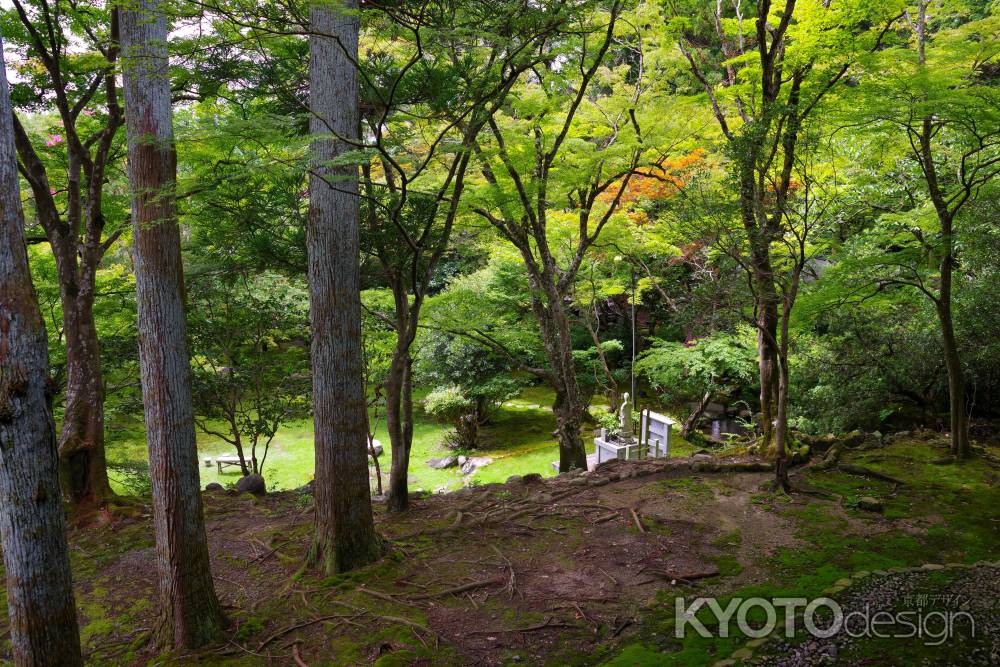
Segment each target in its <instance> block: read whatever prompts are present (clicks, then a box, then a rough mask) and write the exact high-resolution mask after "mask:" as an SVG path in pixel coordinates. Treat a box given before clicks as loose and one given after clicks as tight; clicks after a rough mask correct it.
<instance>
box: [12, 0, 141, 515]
mask: <svg viewBox="0 0 1000 667" xmlns="http://www.w3.org/2000/svg"><path fill="white" fill-rule="evenodd" d="M15 11H16V14H17V16H18V17H19V19H20V21H21V23H22V25H23V26H24V27H25V30H26V34H27V36H28V38H29V40H30V43H31V46H32V49H33V50H34V52H35V53H36V54H38V57H39V61H40V64H41V66H42V67H44V68H45V70H46V71H47V73H48V74H49V81H50V84H49V85H50V90H47V91H45V92H46V93H47V94H49V95H51V98H52V102H53V105H54V106H55V110H56V112H57V113H58V115H59V118H60V120H61V121H62V125H63V129H64V133H65V146H66V175H65V177H66V198H67V202H68V203H67V205H65V206H63V205H61V204H60V205H57V203H56V199H55V198H56V191H55V190H53V189H52V188H50V186H49V180H48V171H47V168H46V166H45V164H44V163H43V161H42V160H41V158H40V157H39V155H38V153H37V152H36V151H35V148H34V146H33V145H32V143H31V140H30V139H29V137H28V134H27V132H25V130H24V128H23V127H22V126H21V124H20V122H19V121H18V120H17V118H16V117H15V118H14V119H13V122H14V136H15V142H16V147H17V150H18V154H19V155H20V158H21V164H22V167H23V175H24V177H25V180H26V181H27V182H28V184H29V186H30V187H31V191H32V195H33V196H34V199H35V209H36V212H37V216H38V222H39V224H40V225H41V227H42V228H43V229H44V231H45V236H46V238H47V240H48V242H49V245H50V246H51V248H52V256H53V259H54V260H55V264H56V271H57V275H58V279H59V298H60V303H61V306H62V311H63V330H64V332H65V336H66V338H65V342H66V391H65V409H64V411H63V421H62V431H61V434H60V437H59V459H60V477H61V481H62V488H63V494H64V496H65V498H66V499H67V500H68V501H69V502H70V503H71V504H72V505H73V506H74V507H76V508H93V507H98V506H102V505H104V504H105V503H106V502H107V501H108V500H110V499H112V498H113V497H114V493H113V491H112V490H111V485H110V484H109V483H108V473H107V463H106V460H105V453H104V379H103V376H102V372H101V353H100V345H99V341H98V336H97V327H96V325H95V321H94V299H95V296H96V279H97V270H98V268H99V267H100V264H101V260H102V258H103V257H104V255H105V253H106V252H107V251H108V249H109V248H110V247H111V245H112V244H113V243H114V242H115V240H117V238H118V237H119V235H120V233H121V231H122V230H121V229H117V230H115V231H113V232H111V233H110V234H105V218H104V214H103V209H102V206H103V199H104V185H105V180H106V172H107V167H108V164H109V163H110V162H111V160H112V159H113V150H112V147H113V145H114V140H115V137H116V135H117V134H118V129H119V128H120V127H121V125H122V123H123V118H122V111H121V108H120V106H119V104H118V86H117V83H116V80H115V64H116V62H117V60H118V44H117V42H118V12H117V11H112V12H111V26H110V33H109V35H110V36H109V38H108V39H107V40H106V42H103V43H102V42H94V43H92V44H88V46H90V47H92V48H93V49H94V51H99V52H100V53H101V54H102V56H103V57H104V58H105V59H106V60H107V68H106V70H105V71H103V72H98V73H96V74H94V78H93V80H92V81H91V82H89V83H88V85H87V86H86V88H85V89H84V91H81V90H79V89H77V87H76V84H75V83H74V81H73V77H72V76H71V75H69V74H68V73H67V72H66V67H67V60H66V58H65V57H64V54H65V52H66V49H67V47H68V45H67V43H66V37H65V31H64V26H62V25H60V22H61V21H62V19H61V17H60V14H59V12H58V11H55V12H41V13H40V14H38V15H35V16H31V15H29V14H28V13H27V12H26V10H25V9H24V7H22V5H21V3H20V2H16V1H15ZM91 38H93V36H91ZM93 39H96V38H93ZM98 89H101V90H102V91H103V94H104V98H105V100H104V105H105V107H106V109H105V110H106V115H105V120H104V127H103V128H102V129H101V130H99V131H98V132H96V133H94V134H92V135H90V136H89V137H87V138H83V137H81V136H80V134H79V133H78V132H77V120H78V119H79V115H80V113H81V112H82V111H83V109H84V106H86V105H87V104H88V103H90V102H91V100H92V99H93V96H94V95H95V94H96V93H97V91H98Z"/></svg>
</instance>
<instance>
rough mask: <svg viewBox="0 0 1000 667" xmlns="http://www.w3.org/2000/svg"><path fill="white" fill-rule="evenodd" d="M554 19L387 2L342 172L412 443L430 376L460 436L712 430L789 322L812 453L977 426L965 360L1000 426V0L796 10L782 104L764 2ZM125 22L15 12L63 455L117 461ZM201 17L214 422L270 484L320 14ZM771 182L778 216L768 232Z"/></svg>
mask: <svg viewBox="0 0 1000 667" xmlns="http://www.w3.org/2000/svg"><path fill="white" fill-rule="evenodd" d="M551 4H552V6H549V5H548V4H545V3H543V4H541V5H539V6H538V7H532V8H531V9H530V11H519V12H513V13H510V12H507V11H499V10H500V9H501V8H500V7H498V6H494V4H491V3H486V4H483V5H481V6H480V5H469V6H464V5H462V4H461V3H414V4H412V5H411V4H409V3H402V4H400V5H399V6H396V5H387V6H385V7H381V6H376V7H372V8H371V9H369V10H366V11H362V12H361V49H360V54H361V55H360V56H359V61H358V63H357V66H358V67H359V68H360V69H359V76H360V80H361V92H360V95H361V99H360V109H361V116H360V123H361V135H360V140H359V141H358V143H357V145H356V146H354V147H353V149H352V150H351V151H349V152H348V153H346V154H345V155H344V156H342V158H340V159H343V160H350V161H354V162H358V163H360V164H361V171H362V199H361V208H362V214H361V221H362V232H361V253H362V265H361V271H362V278H361V280H362V289H363V292H362V298H363V304H364V309H365V326H364V331H365V349H366V362H367V370H366V373H367V379H368V385H369V387H370V389H371V390H372V394H373V396H374V397H375V398H374V399H373V406H372V408H373V409H379V408H381V409H382V410H383V411H387V413H388V414H387V416H388V418H389V428H390V432H393V431H395V432H394V433H393V435H394V441H395V440H397V439H399V440H403V439H405V438H404V435H403V432H402V431H403V430H404V429H402V428H400V427H399V426H398V425H399V424H401V423H403V424H405V423H410V422H409V421H408V418H407V417H406V411H407V410H412V408H411V407H407V406H406V405H403V404H405V403H406V401H405V400H403V401H402V403H401V396H402V395H403V394H406V393H408V392H409V393H411V394H412V391H413V389H411V388H410V385H411V384H412V386H413V387H414V388H415V389H416V390H417V392H418V394H419V395H420V396H424V395H426V399H425V400H426V403H424V399H420V398H419V397H418V400H417V401H416V409H417V410H420V409H422V407H423V405H424V404H426V405H427V406H429V408H430V409H431V410H433V411H434V412H435V413H436V414H439V415H442V416H443V418H444V419H446V420H449V419H453V420H454V422H455V423H456V424H457V425H459V426H460V425H461V423H462V418H463V417H467V416H468V415H470V414H471V415H474V417H472V420H473V421H475V422H482V421H483V420H485V419H487V418H488V413H489V406H490V405H496V404H497V403H499V402H501V401H503V400H505V399H508V398H510V397H511V396H514V395H516V393H517V391H518V388H519V387H523V386H525V385H533V384H542V385H547V386H550V387H551V388H552V390H553V391H555V393H556V394H557V396H559V397H564V396H565V398H559V401H561V402H562V403H563V404H572V405H569V408H568V413H567V414H566V415H565V417H564V418H561V421H560V423H562V422H563V421H566V422H573V421H574V420H578V419H579V418H580V417H579V416H580V414H583V415H586V409H587V408H588V407H589V406H590V404H591V402H592V401H593V399H594V397H604V400H602V401H601V403H602V404H603V403H608V404H610V407H611V408H615V407H617V402H618V400H620V399H619V398H618V397H619V396H620V394H621V392H622V391H625V390H630V389H631V375H632V373H633V371H634V372H635V375H636V377H637V383H638V387H639V393H640V397H641V401H642V402H651V403H653V404H656V403H662V404H665V405H666V406H669V407H670V408H671V410H673V411H674V413H675V414H676V415H677V416H678V417H680V418H682V419H686V418H687V417H688V416H696V415H690V413H691V410H692V408H689V407H688V404H689V403H694V404H699V403H704V404H706V405H707V404H709V403H711V402H721V403H725V404H730V405H732V406H735V409H737V410H738V411H741V412H742V413H743V414H744V416H746V415H747V414H748V413H749V414H750V415H754V414H756V415H759V414H760V411H761V403H760V396H761V391H760V375H759V373H757V372H755V370H754V366H755V365H756V358H757V354H758V346H759V345H758V343H759V344H760V345H765V344H766V342H767V341H758V340H757V339H758V337H759V335H761V334H760V331H759V330H758V325H759V324H760V323H761V322H762V319H761V315H762V313H763V312H764V311H765V310H768V309H773V310H774V311H775V313H774V315H775V317H774V319H773V321H772V322H770V323H769V324H767V325H766V326H767V327H769V331H770V334H768V335H772V336H776V340H775V346H774V347H775V350H776V351H777V350H778V349H779V348H781V347H784V348H785V349H786V350H787V351H786V352H784V353H782V354H781V355H778V356H780V357H781V359H782V363H783V364H785V365H787V376H788V377H787V381H786V383H787V391H788V399H787V419H788V423H789V424H790V425H791V426H792V428H794V429H796V430H799V431H802V432H805V433H822V432H827V431H849V430H852V429H855V428H863V429H868V430H874V429H882V430H886V429H890V430H891V429H910V428H913V427H916V426H927V427H930V428H943V429H948V428H949V427H950V422H949V404H950V403H949V374H948V369H949V367H950V362H949V355H954V356H955V358H957V359H958V360H959V361H958V365H959V369H958V371H960V373H961V375H960V376H959V377H960V378H961V379H960V383H961V385H962V387H963V389H964V393H965V395H964V397H963V399H964V400H963V401H962V403H961V407H960V409H961V410H962V411H963V412H964V413H966V414H968V415H969V416H971V417H972V418H973V419H974V421H973V426H975V419H980V418H982V419H985V418H990V417H995V416H996V414H995V410H996V405H997V400H996V397H997V394H998V391H1000V387H998V383H1000V367H998V363H1000V361H998V360H1000V354H998V353H997V352H998V351H997V349H996V341H995V336H993V335H991V334H992V332H995V331H997V330H998V329H1000V326H998V320H997V317H998V313H997V310H996V308H994V307H993V305H994V304H995V303H996V299H997V285H998V281H997V268H998V258H1000V252H998V243H1000V241H998V230H997V226H996V220H997V206H998V201H1000V199H998V197H997V183H996V178H995V176H996V172H997V168H998V166H1000V164H998V162H997V160H998V153H997V151H998V141H1000V135H998V130H1000V125H998V108H997V89H996V76H997V71H996V70H997V66H996V55H997V54H996V51H997V48H998V47H997V42H996V39H995V38H996V30H997V17H996V14H995V11H994V10H995V7H994V6H993V5H992V4H991V3H989V2H960V3H959V2H955V3H952V2H943V3H929V2H920V3H918V4H917V5H915V6H912V7H908V6H906V3H876V4H875V5H872V4H864V3H860V4H857V6H855V5H853V4H850V3H832V4H831V3H819V4H816V6H813V5H812V4H808V5H804V6H802V7H799V8H797V10H796V20H795V21H794V22H793V23H792V24H791V25H790V26H788V27H787V36H786V37H785V38H784V39H786V40H787V47H785V48H786V51H785V52H784V53H782V54H779V55H780V57H781V58H783V60H784V61H786V62H787V64H786V65H784V67H785V73H784V74H782V73H778V74H777V75H776V77H777V79H776V81H778V80H780V84H781V85H779V84H778V83H776V84H775V85H776V86H778V87H779V88H780V90H778V91H775V92H776V97H775V99H774V100H773V102H768V101H767V100H765V99H764V98H760V95H761V90H760V86H761V83H760V79H759V76H760V67H761V65H760V63H759V62H757V54H756V50H755V47H754V46H753V44H754V41H755V40H754V34H755V33H754V31H755V30H756V29H755V27H754V17H753V16H748V15H745V13H746V12H748V11H751V10H750V9H748V8H745V7H741V6H740V5H739V3H737V4H736V5H731V4H730V3H725V2H723V3H720V4H718V6H716V5H714V4H712V3H688V4H686V5H685V4H684V3H673V2H672V3H660V2H640V3H625V4H622V3H619V4H614V3H612V4H607V3H603V4H602V3H587V2H554V3H551ZM876 5H877V6H876ZM111 11H112V10H111V9H110V8H109V7H107V6H104V5H103V4H101V3H68V4H64V3H57V4H56V5H51V6H50V5H49V4H46V3H41V4H35V3H21V2H15V3H14V7H11V8H8V9H6V10H5V11H4V14H3V27H4V37H5V48H6V49H7V51H8V53H9V56H8V60H9V61H10V62H9V68H10V71H11V74H12V75H13V79H12V81H13V83H12V86H11V95H12V100H13V103H14V106H15V109H16V110H17V112H18V116H19V118H20V123H21V124H22V125H23V135H21V137H20V138H21V139H22V141H21V142H20V143H19V148H20V149H21V155H22V163H23V164H24V165H25V169H24V171H23V174H24V176H25V178H26V183H25V187H24V188H23V190H24V193H25V195H24V196H25V206H26V211H27V217H28V224H29V227H28V229H27V235H28V239H29V243H31V247H30V259H31V267H32V275H33V279H34V282H35V285H36V288H37V290H38V294H39V299H40V305H41V309H42V312H43V313H44V315H45V318H46V324H47V330H48V333H49V340H50V355H51V359H52V375H53V378H54V383H55V386H56V388H57V393H58V395H57V397H56V400H55V406H56V416H57V419H58V420H59V421H60V423H61V424H62V436H61V442H62V445H61V446H62V448H63V453H64V459H65V458H67V457H68V456H69V452H70V450H73V449H74V448H77V449H81V450H83V449H87V448H91V447H92V445H90V444H88V445H87V447H86V448H84V447H82V446H77V445H74V444H73V443H74V442H76V443H80V442H84V443H91V442H99V441H101V440H102V439H103V438H106V439H107V448H108V450H109V451H110V452H111V455H110V456H111V458H112V459H115V460H117V461H121V460H122V459H121V457H116V456H115V455H114V449H115V428H116V427H118V426H121V425H123V424H127V423H128V422H130V421H131V420H133V419H134V418H135V417H136V416H137V415H138V414H139V413H140V412H141V395H140V392H139V386H138V382H137V367H138V361H137V356H136V350H137V343H136V331H137V329H136V321H135V302H134V298H135V296H134V276H133V256H132V251H131V238H130V236H131V232H130V230H129V225H128V218H129V197H128V186H127V182H126V173H125V163H124V158H125V136H124V133H123V132H121V131H119V129H120V127H121V125H122V117H121V109H120V106H119V104H120V102H119V100H118V99H117V98H116V97H114V96H116V95H119V94H120V93H119V91H118V90H117V88H116V87H115V86H114V82H113V81H110V80H106V77H107V73H108V71H109V70H108V68H109V67H113V66H114V65H115V63H116V62H117V58H118V55H117V50H116V49H114V48H113V47H111V46H109V45H111V44H112V42H111V40H112V39H113V34H112V33H113V26H112V13H111ZM171 11H172V12H173V13H174V15H173V16H172V20H173V32H172V33H171V35H172V37H171V41H170V47H169V50H170V55H171V66H170V82H171V91H172V97H173V101H174V105H173V106H174V109H173V112H174V124H175V131H176V137H177V139H176V141H177V155H178V162H177V164H178V176H177V188H178V206H179V213H180V221H181V228H182V238H183V249H184V267H185V288H186V292H187V309H188V319H189V329H190V341H191V353H192V370H193V376H194V385H195V400H196V404H197V412H198V414H199V424H200V425H201V426H202V427H203V428H204V429H205V430H206V431H210V432H216V433H219V434H220V435H221V436H223V437H225V438H226V439H227V440H229V441H232V442H233V443H234V444H237V445H238V446H239V447H240V449H241V451H243V452H244V453H245V455H246V458H247V459H248V461H250V463H249V467H250V468H253V467H254V463H253V461H252V459H253V458H255V456H251V450H253V449H254V446H255V445H259V446H260V447H261V449H262V448H263V444H264V443H266V442H267V441H269V439H270V438H271V437H273V435H274V433H275V431H276V430H277V428H278V427H279V426H280V424H281V423H282V422H283V421H286V420H290V419H295V418H302V417H305V416H307V415H308V414H309V403H310V395H309V375H310V370H309V355H308V345H309V328H308V303H307V302H308V300H307V298H306V295H307V288H306V276H305V273H306V271H305V269H306V222H307V217H308V212H307V208H308V196H307V194H308V184H307V181H308V178H309V171H310V167H309V164H310V163H309V159H308V156H309V151H308V141H309V133H308V122H307V121H308V117H309V112H308V99H307V96H308V85H307V78H308V62H309V57H308V49H307V40H305V39H304V38H303V35H305V34H307V33H308V21H307V17H306V16H305V15H304V14H303V13H302V9H301V8H299V7H298V6H297V5H294V4H285V3H271V4H268V5H264V6H258V5H257V4H256V3H241V2H233V3H222V4H219V3H216V4H212V3H208V4H205V3H196V4H191V5H187V4H184V3H180V4H177V5H176V6H173V7H172V9H171ZM609 19H611V20H612V21H613V22H612V23H610V24H609ZM569 26H575V28H573V29H570V28H569ZM609 26H610V27H609ZM43 27H44V30H43V29H41V28H43ZM605 28H607V30H606V32H605ZM778 67H781V65H780V64H779V65H778ZM53 72H58V73H59V79H58V80H54V79H53ZM789 72H794V74H789ZM789 77H791V78H790V79H789ZM794 86H798V88H796V89H795V90H792V87H794ZM765 92H766V91H765ZM109 95H111V97H109ZM792 95H794V96H796V97H797V98H798V99H797V100H796V99H793V98H791V97H789V96H792ZM765 97H766V96H765ZM758 98H759V99H758ZM768 103H770V104H772V106H771V107H770V108H765V106H766V104H768ZM796 103H797V104H798V105H800V110H799V111H798V112H791V113H790V110H791V109H792V107H791V106H790V105H792V104H796ZM783 123H784V127H783V126H782V124H783ZM793 124H794V125H795V133H796V135H797V136H795V137H794V142H796V144H797V145H795V146H794V149H793V150H792V151H786V147H785V146H784V145H783V143H782V142H783V141H786V140H787V139H789V136H790V135H788V133H787V132H786V131H787V129H788V127H789V126H790V125H793ZM752 126H756V127H757V128H758V130H754V131H756V132H758V134H757V135H754V134H753V132H752V131H751V130H750V129H748V128H750V127H752ZM737 128H739V129H737ZM748 142H749V143H748ZM761 151H763V152H761ZM757 153H760V154H759V155H758V154H757ZM748 160H757V161H758V163H755V164H749V165H748V164H746V162H747V161H748ZM782 160H785V164H781V161H782ZM744 167H746V169H744ZM95 168H96V169H99V170H100V174H93V173H91V172H90V171H89V170H90V169H95ZM746 170H750V171H752V172H753V173H755V174H756V180H757V183H756V185H755V186H754V187H755V188H756V192H751V193H750V194H749V195H747V196H749V197H750V199H751V201H750V202H749V206H750V207H751V209H753V207H754V206H757V207H758V209H759V210H760V215H761V216H762V219H763V218H767V217H768V216H770V217H771V218H772V219H771V220H767V219H764V220H763V224H762V226H760V228H759V229H757V230H756V231H754V228H751V227H747V226H746V221H745V220H743V219H742V218H741V215H743V212H745V209H746V207H747V201H745V199H746V197H745V196H744V195H745V193H742V192H741V187H742V186H743V184H742V182H741V180H740V179H741V178H742V175H743V173H744V171H746ZM40 175H43V176H44V179H45V182H44V183H42V182H41V176H40ZM81 175H82V176H83V178H82V179H81ZM774 198H780V199H781V202H779V203H780V206H778V207H775V206H773V204H774V203H775V202H772V201H771V199H774ZM765 209H767V210H765ZM50 218H51V219H50ZM741 220H743V221H741ZM748 230H749V231H748ZM748 234H749V236H748ZM755 234H757V235H758V236H760V235H765V236H766V237H767V244H768V245H769V246H770V247H769V249H768V252H769V255H770V257H769V264H770V270H771V271H772V273H773V281H770V283H771V284H770V287H763V286H762V285H763V283H761V281H760V280H758V278H759V271H760V269H761V267H760V265H759V261H758V260H759V257H758V256H757V255H758V254H759V253H755V251H754V248H753V247H752V246H753V245H754V244H753V243H752V241H754V239H755V236H754V235H755ZM56 237H59V238H63V240H62V241H58V242H55V241H54V240H53V239H54V238H56ZM944 265H947V271H948V273H949V274H950V275H953V277H951V278H949V286H948V287H947V288H945V287H944V285H943V284H942V266H944ZM755 272H756V273H755ZM755 275H756V276H757V277H756V278H755ZM945 289H947V290H948V293H947V294H946V293H945V291H944V290H945ZM556 303H558V306H559V307H558V308H554V307H553V304H556ZM943 303H945V304H946V305H947V306H948V307H949V308H950V310H951V312H950V314H949V315H948V319H949V320H950V324H949V325H948V327H950V329H951V331H950V332H948V333H947V336H946V334H945V333H943V329H942V326H943V325H942V314H941V306H942V304H943ZM539 306H541V308H540V309H539ZM633 308H634V312H633ZM633 316H634V320H635V327H634V334H633V328H632V319H633ZM550 320H551V321H550ZM563 320H565V321H563ZM778 322H780V325H778V326H776V323H778ZM539 326H541V327H542V328H541V329H539ZM563 326H565V327H566V330H567V334H568V339H567V340H565V341H563V340H561V339H560V340H558V341H557V340H556V339H559V338H560V334H559V331H560V327H563ZM779 338H780V340H777V339H779ZM946 338H948V339H950V341H951V342H950V343H948V346H947V348H948V349H945V350H944V351H943V349H942V345H943V344H944V342H945V340H946ZM552 342H558V347H560V348H567V349H565V350H562V351H561V352H560V354H563V352H568V353H569V356H565V355H563V356H564V357H565V358H564V359H563V361H562V362H557V363H555V364H554V363H553V361H552V359H554V358H555V359H559V357H558V356H556V357H553V356H551V350H549V351H547V350H546V346H550V343H552ZM633 360H634V365H633ZM564 363H565V364H566V365H569V366H571V368H563V367H562V365H563V364H564ZM779 365H780V364H779ZM773 375H775V377H776V376H777V375H778V373H777V371H775V372H774V373H773ZM404 376H405V382H404V380H403V377H404ZM569 376H573V377H572V378H571V377H569ZM571 384H575V385H576V386H575V387H571V388H568V387H569V385H571ZM404 385H405V387H404ZM765 393H766V392H765ZM775 394H776V392H775ZM387 398H388V406H386V405H385V403H386V399H387ZM375 403H377V404H378V405H376V404H375ZM99 404H103V415H102V414H101V407H100V405H99ZM558 408H559V406H558V405H557V412H558ZM596 412H599V411H595V413H596ZM410 421H412V419H410ZM467 421H468V420H467ZM751 421H752V418H751ZM758 421H759V420H758ZM757 428H758V430H759V428H760V426H759V424H758V426H757ZM466 430H468V429H466ZM689 430H691V429H689V428H686V429H685V432H687V431H689ZM411 437H412V436H411ZM467 437H472V438H473V442H472V444H474V437H475V436H474V434H473V435H471V436H468V435H467ZM467 444H468V443H467ZM256 456H260V457H261V458H262V457H263V454H262V453H258V454H257V455H256ZM92 468H93V467H91V469H92ZM93 485H94V487H95V488H96V489H97V491H96V492H97V493H102V491H100V487H101V486H103V484H102V483H101V482H100V481H96V482H94V483H93ZM85 486H86V485H85Z"/></svg>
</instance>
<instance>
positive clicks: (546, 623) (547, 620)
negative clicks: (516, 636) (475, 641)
mask: <svg viewBox="0 0 1000 667" xmlns="http://www.w3.org/2000/svg"><path fill="white" fill-rule="evenodd" d="M576 627H579V626H576V625H572V624H569V623H553V622H552V617H551V616H548V617H546V618H545V620H544V621H542V622H541V623H538V624H537V625H529V626H528V627H526V628H511V629H510V630H505V629H491V630H472V631H471V632H469V634H470V635H498V634H502V633H510V632H534V631H535V630H544V629H546V628H576Z"/></svg>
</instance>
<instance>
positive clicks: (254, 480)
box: [236, 475, 267, 496]
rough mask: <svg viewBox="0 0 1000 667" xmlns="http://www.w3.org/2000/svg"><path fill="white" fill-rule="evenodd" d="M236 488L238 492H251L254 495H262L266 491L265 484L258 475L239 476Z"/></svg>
mask: <svg viewBox="0 0 1000 667" xmlns="http://www.w3.org/2000/svg"><path fill="white" fill-rule="evenodd" d="M236 490H237V491H238V492H240V493H252V494H253V495H255V496H262V495H264V494H265V493H267V485H266V484H264V478H263V477H261V476H260V475H247V476H246V477H240V479H239V481H237V482H236Z"/></svg>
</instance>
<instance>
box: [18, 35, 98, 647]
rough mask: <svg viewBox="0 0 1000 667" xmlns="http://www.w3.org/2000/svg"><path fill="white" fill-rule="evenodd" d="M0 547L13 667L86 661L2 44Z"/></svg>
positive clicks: (41, 323) (47, 367)
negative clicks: (61, 491) (80, 633)
mask: <svg viewBox="0 0 1000 667" xmlns="http://www.w3.org/2000/svg"><path fill="white" fill-rule="evenodd" d="M0 73H2V74H3V76H2V77H0V544H2V547H3V560H4V570H5V573H6V578H7V611H8V613H9V615H10V639H11V646H12V649H13V658H14V664H15V665H82V664H83V659H82V657H81V655H80V636H79V631H78V629H77V624H76V605H75V604H74V603H73V582H72V578H71V575H70V568H69V552H68V549H67V545H66V532H65V531H66V526H65V518H64V516H63V508H62V501H61V499H60V494H59V477H58V463H57V455H56V441H55V430H54V428H53V423H52V407H51V405H50V396H48V395H47V383H48V381H49V375H48V374H49V352H48V340H47V338H46V336H45V324H44V321H43V320H42V314H41V312H40V311H39V309H38V298H37V296H36V294H35V289H34V286H33V285H32V283H31V275H30V273H29V269H28V252H27V248H26V247H25V240H24V212H23V211H22V210H21V193H20V185H19V183H18V175H17V157H16V153H15V151H14V131H13V127H12V122H13V115H12V113H13V112H12V110H11V106H10V96H9V92H8V88H7V70H6V65H5V63H4V60H3V40H2V39H0Z"/></svg>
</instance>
